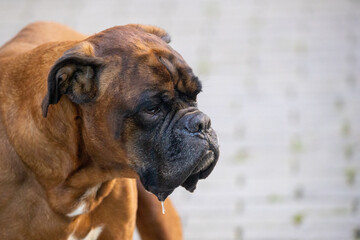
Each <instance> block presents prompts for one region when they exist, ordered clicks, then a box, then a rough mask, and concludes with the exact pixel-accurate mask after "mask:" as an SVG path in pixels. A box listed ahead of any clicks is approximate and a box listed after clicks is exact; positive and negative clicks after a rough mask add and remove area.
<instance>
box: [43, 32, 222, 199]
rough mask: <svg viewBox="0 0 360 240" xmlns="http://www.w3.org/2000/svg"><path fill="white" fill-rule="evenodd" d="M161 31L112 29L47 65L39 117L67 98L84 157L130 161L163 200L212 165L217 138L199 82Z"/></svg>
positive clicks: (109, 163)
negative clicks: (201, 105)
mask: <svg viewBox="0 0 360 240" xmlns="http://www.w3.org/2000/svg"><path fill="white" fill-rule="evenodd" d="M169 41H170V38H169V36H168V35H167V34H166V32H164V31H163V30H161V29H158V28H154V27H149V26H144V25H126V26H121V27H114V28H111V29H108V30H105V31H103V32H101V33H99V34H96V35H94V36H92V37H89V38H88V39H86V40H84V41H82V42H80V43H79V44H77V45H76V46H72V48H71V49H69V50H67V51H66V52H65V53H64V55H63V56H61V57H60V58H59V59H58V60H57V62H56V63H55V64H54V65H53V67H52V69H51V70H50V74H49V78H48V93H47V95H46V97H45V99H44V101H43V114H44V116H46V115H47V114H51V111H52V109H51V107H50V108H49V105H50V104H56V103H58V102H59V101H60V99H61V96H62V95H66V96H67V97H68V98H69V99H70V100H71V101H72V102H73V103H74V104H75V105H76V106H77V108H78V111H79V113H80V115H81V119H82V121H83V123H82V128H83V130H82V132H83V134H82V136H83V144H84V148H85V149H86V151H87V154H88V155H89V156H90V157H91V158H92V159H93V161H96V162H97V164H99V165H101V166H103V168H119V169H120V168H121V167H123V166H127V167H128V168H129V169H130V170H131V171H135V172H136V173H137V174H138V175H139V176H140V180H141V182H142V184H143V185H144V186H145V188H146V189H147V190H148V191H150V192H152V193H153V194H155V195H156V196H157V197H158V199H159V200H161V201H163V200H165V199H166V197H167V196H168V195H169V194H171V193H172V192H173V190H174V189H175V188H176V187H178V186H183V187H185V188H186V189H187V190H189V191H194V190H195V187H196V184H197V182H198V180H199V179H204V178H206V177H207V176H208V175H209V174H210V173H211V171H212V170H213V168H214V166H215V164H216V162H217V160H218V157H219V148H218V142H217V136H216V133H215V131H214V130H213V129H212V127H211V121H210V118H209V117H208V116H207V115H206V114H205V113H203V112H201V111H200V110H199V109H198V107H197V100H196V99H197V95H198V93H199V92H201V83H200V81H199V79H198V78H197V77H196V76H195V75H194V74H193V72H192V70H191V68H190V67H189V66H188V65H187V64H186V62H185V61H184V60H183V58H182V57H181V56H180V55H179V54H178V53H177V52H176V51H174V50H173V49H172V48H171V47H170V46H169V45H168V43H169Z"/></svg>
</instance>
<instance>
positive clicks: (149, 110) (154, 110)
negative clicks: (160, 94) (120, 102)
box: [145, 106, 160, 115]
mask: <svg viewBox="0 0 360 240" xmlns="http://www.w3.org/2000/svg"><path fill="white" fill-rule="evenodd" d="M145 112H146V113H147V114H150V115H155V114H157V113H158V112H160V107H158V106H154V107H149V108H147V109H145Z"/></svg>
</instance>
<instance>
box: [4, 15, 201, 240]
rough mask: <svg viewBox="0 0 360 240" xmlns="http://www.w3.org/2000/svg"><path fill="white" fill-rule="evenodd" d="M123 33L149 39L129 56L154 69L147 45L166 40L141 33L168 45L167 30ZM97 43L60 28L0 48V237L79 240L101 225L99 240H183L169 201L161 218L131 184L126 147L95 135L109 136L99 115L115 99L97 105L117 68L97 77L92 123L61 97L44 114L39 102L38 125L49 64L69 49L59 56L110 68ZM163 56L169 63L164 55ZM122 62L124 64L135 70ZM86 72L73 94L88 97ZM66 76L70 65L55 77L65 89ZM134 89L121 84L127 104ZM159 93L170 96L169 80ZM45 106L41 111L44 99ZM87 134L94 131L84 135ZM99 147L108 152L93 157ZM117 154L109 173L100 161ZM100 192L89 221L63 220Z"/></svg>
mask: <svg viewBox="0 0 360 240" xmlns="http://www.w3.org/2000/svg"><path fill="white" fill-rule="evenodd" d="M123 28H124V31H123V34H130V35H131V34H134V31H137V32H136V33H137V34H139V32H140V31H141V32H143V33H142V34H143V35H144V36H143V37H144V39H147V40H148V42H145V43H139V42H134V44H135V45H136V46H137V49H138V51H137V52H129V54H137V55H141V54H142V55H144V56H145V57H144V61H147V64H149V65H151V64H153V65H156V64H158V63H156V59H154V57H153V55H149V52H148V51H149V47H148V46H147V45H153V44H163V45H165V42H164V43H162V42H161V40H160V39H159V41H158V42H156V43H155V42H154V40H153V39H154V38H151V37H148V36H147V35H150V34H155V35H158V36H159V37H161V38H163V39H164V40H165V41H169V40H170V38H169V37H168V35H167V34H166V32H165V31H163V30H162V29H158V28H155V27H149V26H142V25H132V26H131V25H130V26H125V27H123ZM132 29H134V30H132ZM107 31H112V29H109V30H107ZM114 34H115V33H114ZM107 36H108V35H107ZM102 37H104V35H103V33H100V34H97V35H95V36H94V37H90V38H88V39H87V40H84V39H85V38H86V36H85V35H82V34H80V33H77V32H75V31H73V30H71V29H69V28H68V27H66V26H63V25H60V24H57V23H48V22H37V23H33V24H30V25H28V26H27V27H26V28H24V29H23V30H22V31H21V32H20V33H19V34H18V35H16V36H15V37H14V38H13V39H12V40H11V41H9V42H8V43H6V44H5V45H4V46H3V47H2V48H0V102H1V108H0V112H1V122H0V154H1V156H2V157H1V161H0V192H1V193H2V194H1V196H0V226H1V231H0V239H23V237H22V236H26V237H25V238H26V239H30V240H31V239H67V238H68V236H69V235H70V234H74V236H76V237H78V238H83V237H85V236H86V235H87V234H88V233H89V231H90V230H91V229H92V228H94V227H97V226H99V225H103V226H104V229H103V231H102V233H101V235H100V237H99V238H98V239H132V235H133V231H134V228H135V223H137V226H138V228H139V232H140V235H141V236H142V238H143V239H181V238H182V236H181V226H180V220H179V217H178V215H177V213H176V211H175V209H174V208H173V206H172V204H171V202H170V200H167V201H166V211H167V213H166V214H165V215H162V214H161V210H160V203H159V202H158V201H157V199H156V198H155V196H153V195H150V194H149V193H147V192H145V190H144V189H143V188H142V187H141V186H140V185H139V187H137V186H136V180H135V178H136V174H135V173H134V172H133V170H132V169H131V168H130V165H129V162H128V160H127V156H126V153H125V152H124V151H123V149H121V148H119V147H118V146H117V145H114V143H112V142H111V140H110V138H111V137H112V136H103V135H97V134H96V133H97V131H101V130H103V129H105V128H106V126H105V123H102V122H101V121H99V118H98V117H97V116H99V117H100V116H102V114H104V111H108V110H109V109H108V108H107V107H108V106H110V105H111V104H110V102H111V101H115V99H107V100H106V101H108V102H106V101H105V99H104V101H103V102H101V99H103V98H102V97H103V96H104V95H106V94H107V91H114V90H116V86H113V85H112V83H111V82H110V81H109V79H113V78H114V77H115V76H116V75H117V74H118V73H119V66H111V65H110V64H109V65H108V66H107V68H106V69H105V71H104V72H103V73H102V75H101V76H102V77H101V80H100V85H99V86H98V88H99V89H96V90H98V91H99V93H98V95H97V96H96V97H97V99H98V101H99V102H101V104H100V105H97V106H91V108H92V111H94V109H95V111H97V114H98V115H96V116H93V117H92V118H86V116H87V115H86V114H87V111H90V105H89V109H87V108H86V107H85V108H84V109H82V110H81V111H79V108H78V107H77V106H76V104H74V103H73V102H71V101H70V100H69V99H68V98H61V100H60V102H59V104H56V105H51V106H50V107H49V105H46V104H45V108H46V111H47V109H48V108H49V112H48V114H47V117H46V118H43V112H42V109H41V105H42V102H43V100H44V97H45V96H46V95H47V84H46V79H47V77H48V74H49V70H50V69H51V67H52V66H53V64H54V63H55V62H56V61H57V59H59V58H60V57H61V56H62V55H63V54H64V52H66V51H68V52H66V53H65V54H72V53H76V54H80V55H82V56H95V55H97V56H101V57H102V59H103V61H108V60H109V59H110V58H111V56H109V55H107V54H108V53H107V52H102V49H103V48H102V47H101V46H102V44H107V42H106V40H104V39H103V38H102ZM114 37H121V36H114ZM134 41H135V40H134ZM94 46H95V47H94ZM69 51H70V52H69ZM159 51H160V50H159ZM160 52H161V54H162V55H167V56H169V55H171V51H170V50H169V51H168V52H163V51H160ZM129 56H130V60H129V62H128V63H127V64H135V63H131V61H132V60H131V55H129ZM124 64H125V63H124ZM134 66H135V65H134ZM138 70H139V72H140V74H142V75H144V74H145V75H149V74H150V76H151V75H153V76H155V74H165V75H166V74H169V72H168V71H166V69H164V71H162V72H159V73H153V72H143V70H142V69H138ZM84 72H85V74H84V75H83V76H79V81H78V84H79V85H78V86H75V87H74V89H75V90H74V91H75V94H80V92H81V93H83V92H84V90H85V92H88V94H89V96H90V97H94V96H93V95H94V91H95V90H94V89H93V87H94V86H93V85H91V84H90V83H88V82H86V81H85V80H86V79H87V78H92V77H93V75H94V72H92V69H88V68H86V66H84ZM72 73H73V69H72V67H71V65H69V66H67V68H66V69H64V70H63V72H62V74H63V75H62V77H61V79H62V81H64V82H65V81H66V80H67V78H68V76H69V75H71V74H72ZM123 74H131V72H127V73H123ZM153 79H156V78H155V77H154V78H153ZM179 82H180V83H179V84H180V85H181V86H182V87H179V88H180V89H182V91H184V92H185V91H189V90H188V89H195V88H194V87H193V88H191V87H190V88H187V89H185V85H186V82H187V81H186V79H185V80H184V81H179ZM138 87H139V88H137V87H135V88H132V87H131V88H130V87H126V86H125V88H123V89H122V90H121V92H123V95H124V98H125V99H130V100H131V96H132V94H133V93H132V92H131V91H140V90H141V89H142V87H145V86H140V85H139V86H138ZM163 87H165V88H168V89H170V88H173V86H172V83H171V82H168V83H167V85H166V84H165V85H163ZM64 88H66V85H64ZM44 101H45V103H46V98H45V100H44ZM109 101H110V102H109ZM43 106H44V105H43ZM84 128H87V129H90V130H91V131H89V132H84V131H83V130H82V129H84ZM96 129H100V130H96ZM92 130H93V131H92ZM84 134H86V135H84ZM85 145H86V146H87V147H86V149H85V147H84V146H85ZM99 146H108V147H107V148H106V149H99ZM90 155H91V158H92V160H91V161H90V160H89V159H90V158H89V156H90ZM114 155H115V156H117V157H118V162H119V164H117V165H116V167H114V166H113V165H109V164H108V163H107V162H106V161H104V160H103V159H109V158H113V157H114ZM93 159H96V161H93ZM119 166H121V167H119ZM99 184H101V186H100V188H99V189H98V190H97V191H96V192H94V193H91V194H88V195H86V198H85V199H83V200H84V201H85V202H86V203H87V204H88V206H89V212H88V213H86V214H82V215H80V216H78V217H74V218H71V217H68V216H66V214H68V213H69V212H72V211H73V210H74V208H75V207H76V204H77V203H78V202H77V201H78V200H79V198H81V197H82V196H84V194H85V193H86V191H87V190H88V189H89V188H91V187H94V186H97V185H99ZM138 203H139V204H138ZM136 216H137V217H136Z"/></svg>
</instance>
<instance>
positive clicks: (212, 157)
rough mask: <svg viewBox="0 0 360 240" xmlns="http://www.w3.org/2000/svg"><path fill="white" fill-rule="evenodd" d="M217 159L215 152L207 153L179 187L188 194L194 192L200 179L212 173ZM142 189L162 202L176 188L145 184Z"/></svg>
mask: <svg viewBox="0 0 360 240" xmlns="http://www.w3.org/2000/svg"><path fill="white" fill-rule="evenodd" d="M217 159H218V152H217V151H216V150H215V151H212V150H209V151H207V152H206V153H205V155H204V156H203V157H202V158H201V160H200V161H199V163H198V164H197V165H196V166H195V168H194V169H193V171H192V172H191V173H190V174H189V176H188V177H187V178H186V179H185V180H184V181H183V182H182V183H181V184H179V185H181V186H182V187H184V188H185V189H186V190H188V191H189V192H194V191H195V189H196V185H197V182H198V181H199V180H200V179H205V178H206V177H208V176H209V175H210V173H211V172H212V170H213V169H214V167H215V165H216V162H217ZM142 180H143V179H142ZM179 185H178V186H179ZM144 187H145V189H146V190H147V191H149V192H151V193H153V194H154V195H155V196H157V198H158V199H159V201H164V200H165V199H166V198H167V197H168V196H169V195H170V194H171V193H172V192H173V191H174V190H175V188H176V187H174V188H161V187H159V186H157V187H155V186H149V185H147V184H144Z"/></svg>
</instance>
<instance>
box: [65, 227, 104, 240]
mask: <svg viewBox="0 0 360 240" xmlns="http://www.w3.org/2000/svg"><path fill="white" fill-rule="evenodd" d="M103 227H104V226H99V227H96V228H93V229H91V231H90V232H89V233H88V234H87V235H86V237H84V238H81V239H80V238H77V237H75V236H74V234H71V235H70V236H69V237H68V239H67V240H96V239H98V237H99V236H100V234H101V232H102V230H103Z"/></svg>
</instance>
